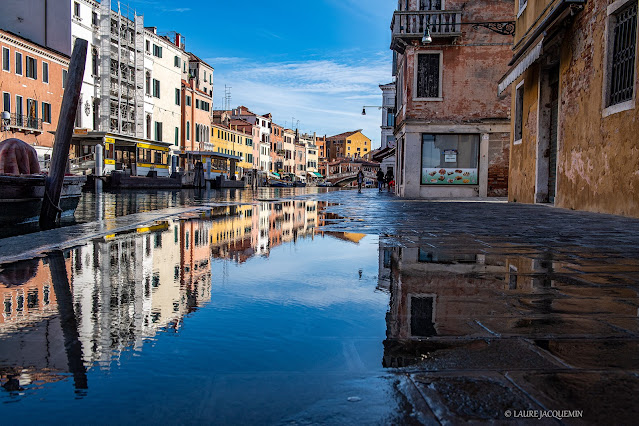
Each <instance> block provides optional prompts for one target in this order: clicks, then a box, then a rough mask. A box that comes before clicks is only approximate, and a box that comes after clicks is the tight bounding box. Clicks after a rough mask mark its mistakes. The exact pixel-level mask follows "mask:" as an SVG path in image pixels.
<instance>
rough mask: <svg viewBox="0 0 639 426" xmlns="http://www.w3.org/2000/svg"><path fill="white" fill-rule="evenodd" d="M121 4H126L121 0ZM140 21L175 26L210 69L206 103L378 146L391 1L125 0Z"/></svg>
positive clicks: (389, 57) (387, 70)
mask: <svg viewBox="0 0 639 426" xmlns="http://www.w3.org/2000/svg"><path fill="white" fill-rule="evenodd" d="M123 3H126V2H123ZM128 4H129V5H130V6H132V7H135V8H136V9H137V11H138V13H139V14H140V13H141V14H143V15H144V22H145V25H146V26H155V27H158V32H159V33H166V32H169V31H177V32H179V33H181V34H183V35H184V36H185V37H186V48H187V50H189V51H191V52H193V53H195V54H196V55H198V56H199V57H201V58H203V59H204V60H206V61H207V62H208V63H209V64H210V65H212V66H213V67H214V68H215V74H214V79H215V89H214V99H213V104H214V107H215V108H218V109H219V108H221V107H223V98H224V86H225V85H228V86H231V87H232V89H231V93H232V101H231V105H232V106H238V105H246V106H247V107H249V108H251V109H252V110H253V112H256V113H258V114H265V113H268V112H270V113H272V114H273V117H274V120H275V122H276V123H278V124H281V125H287V126H288V127H291V122H292V119H293V118H295V124H297V120H299V128H300V130H301V131H304V132H313V131H316V132H317V133H318V134H321V135H323V134H328V135H329V136H330V135H332V134H337V133H340V132H344V131H349V130H356V129H364V134H366V135H367V136H368V137H369V138H371V139H372V140H373V146H374V147H377V146H379V139H380V128H379V126H380V124H381V111H379V110H377V109H374V108H371V109H368V111H367V112H368V114H367V115H366V116H362V115H361V111H362V106H363V105H381V102H382V100H381V98H382V96H381V90H380V89H379V87H378V86H379V84H384V83H388V82H390V81H391V80H392V77H391V60H392V53H391V51H390V50H389V44H390V28H389V26H390V21H391V18H392V14H393V10H394V8H395V5H396V2H395V1H394V0H317V1H293V0H279V1H271V2H265V1H255V0H245V1H241V2H240V1H235V2H233V1H231V2H229V1H217V0H216V1H204V0H189V1H185V2H182V3H180V2H176V1H174V0H172V1H168V0H160V1H150V0H130V1H129V2H128Z"/></svg>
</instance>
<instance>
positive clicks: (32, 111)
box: [27, 99, 38, 129]
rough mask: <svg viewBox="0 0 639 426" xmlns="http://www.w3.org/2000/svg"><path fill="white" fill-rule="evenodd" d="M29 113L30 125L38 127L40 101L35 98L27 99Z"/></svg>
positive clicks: (34, 127)
mask: <svg viewBox="0 0 639 426" xmlns="http://www.w3.org/2000/svg"><path fill="white" fill-rule="evenodd" d="M27 115H28V122H29V124H28V127H31V128H32V129H37V128H38V126H37V123H38V101H36V100H35V99H27Z"/></svg>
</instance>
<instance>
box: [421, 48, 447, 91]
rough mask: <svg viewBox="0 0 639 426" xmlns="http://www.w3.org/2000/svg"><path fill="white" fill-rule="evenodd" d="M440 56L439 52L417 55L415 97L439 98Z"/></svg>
mask: <svg viewBox="0 0 639 426" xmlns="http://www.w3.org/2000/svg"><path fill="white" fill-rule="evenodd" d="M441 58H442V55H441V53H422V54H419V55H417V81H416V87H417V90H416V94H417V98H421V99H440V98H441V96H442V95H441V66H440V65H441V63H440V62H441Z"/></svg>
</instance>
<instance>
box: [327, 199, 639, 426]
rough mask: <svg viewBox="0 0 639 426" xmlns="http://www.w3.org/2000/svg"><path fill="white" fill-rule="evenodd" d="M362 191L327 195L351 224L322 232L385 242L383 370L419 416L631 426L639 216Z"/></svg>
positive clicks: (635, 411)
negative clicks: (398, 380) (398, 382)
mask: <svg viewBox="0 0 639 426" xmlns="http://www.w3.org/2000/svg"><path fill="white" fill-rule="evenodd" d="M357 196H358V194H354V193H353V194H350V193H348V192H339V193H332V194H327V195H323V196H321V199H323V200H325V201H327V202H329V203H331V205H330V206H329V207H328V211H329V212H331V213H335V214H337V215H339V216H342V217H344V218H346V219H344V220H343V221H341V222H336V223H331V224H329V225H328V226H327V229H330V230H335V231H342V232H343V231H352V232H365V233H373V234H380V235H382V236H383V238H382V241H383V243H382V247H380V250H381V251H382V253H380V259H383V261H382V260H380V262H381V263H383V265H381V266H380V283H382V282H385V285H386V286H387V287H388V291H389V292H390V295H391V298H390V299H391V301H390V306H389V312H388V314H387V339H386V340H385V342H384V365H385V367H388V368H390V369H391V371H394V372H395V373H396V374H397V375H399V376H400V377H403V378H404V380H406V383H407V384H408V385H407V386H406V387H405V389H407V391H406V395H407V397H408V398H409V400H410V401H411V403H412V405H413V409H414V410H415V411H416V412H417V413H418V417H419V418H421V419H422V420H423V421H425V422H426V423H433V424H437V423H442V424H445V423H452V424H456V423H460V422H466V421H468V422H480V423H483V422H488V423H495V422H497V423H502V422H504V423H509V422H513V421H516V422H517V423H531V424H560V423H565V424H593V423H624V424H630V423H634V422H636V419H637V418H639V405H638V404H637V396H636V391H637V389H639V319H638V315H639V220H636V219H629V218H623V217H617V216H610V215H602V214H593V213H586V212H575V211H568V210H562V209H554V208H548V207H546V206H531V205H521V204H504V203H498V202H497V203H496V202H489V203H482V202H472V203H471V202H467V201H465V200H464V201H441V200H437V201H433V200H403V199H399V198H395V197H393V196H391V195H390V194H387V193H381V194H380V193H378V192H376V191H366V192H365V193H364V194H361V195H359V198H357ZM354 200H355V201H356V202H353V201H354ZM333 203H341V204H340V205H335V204H333Z"/></svg>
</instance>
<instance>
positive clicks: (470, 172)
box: [422, 168, 478, 185]
mask: <svg viewBox="0 0 639 426" xmlns="http://www.w3.org/2000/svg"><path fill="white" fill-rule="evenodd" d="M477 183H478V179H477V169H455V168H451V169H448V168H436V169H430V168H424V169H422V185H477Z"/></svg>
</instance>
